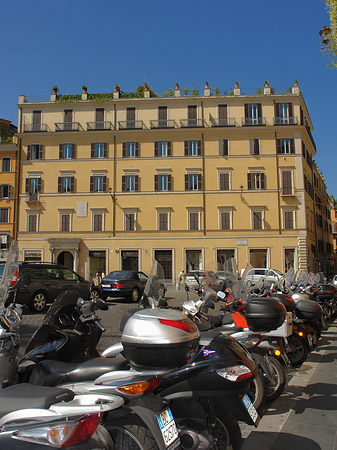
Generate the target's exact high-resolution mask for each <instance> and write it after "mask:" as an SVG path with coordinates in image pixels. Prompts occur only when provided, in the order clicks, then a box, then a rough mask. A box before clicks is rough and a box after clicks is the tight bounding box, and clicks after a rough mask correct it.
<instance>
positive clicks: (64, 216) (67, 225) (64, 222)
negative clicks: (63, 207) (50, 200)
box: [60, 212, 71, 231]
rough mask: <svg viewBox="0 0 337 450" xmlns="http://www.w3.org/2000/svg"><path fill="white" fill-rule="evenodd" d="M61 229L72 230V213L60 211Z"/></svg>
mask: <svg viewBox="0 0 337 450" xmlns="http://www.w3.org/2000/svg"><path fill="white" fill-rule="evenodd" d="M60 231H71V213H69V212H61V213H60Z"/></svg>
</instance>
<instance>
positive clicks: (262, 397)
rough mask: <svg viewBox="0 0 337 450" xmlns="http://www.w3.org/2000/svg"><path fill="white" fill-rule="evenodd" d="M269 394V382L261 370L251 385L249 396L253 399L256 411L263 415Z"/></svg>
mask: <svg viewBox="0 0 337 450" xmlns="http://www.w3.org/2000/svg"><path fill="white" fill-rule="evenodd" d="M267 394H268V381H267V379H266V378H265V377H264V376H263V375H262V372H261V370H259V372H258V373H257V375H256V377H255V378H254V380H253V381H252V382H251V384H250V391H249V392H248V396H249V398H250V399H251V401H252V403H253V405H254V407H255V409H256V411H257V412H258V413H259V414H260V415H262V412H263V408H264V405H265V403H266V399H267Z"/></svg>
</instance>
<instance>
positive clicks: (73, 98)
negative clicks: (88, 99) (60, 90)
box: [56, 94, 82, 103]
mask: <svg viewBox="0 0 337 450" xmlns="http://www.w3.org/2000/svg"><path fill="white" fill-rule="evenodd" d="M79 100H82V94H71V95H70V94H65V95H57V97H56V103H73V102H78V101H79Z"/></svg>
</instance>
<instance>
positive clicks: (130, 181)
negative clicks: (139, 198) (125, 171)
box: [122, 175, 139, 192]
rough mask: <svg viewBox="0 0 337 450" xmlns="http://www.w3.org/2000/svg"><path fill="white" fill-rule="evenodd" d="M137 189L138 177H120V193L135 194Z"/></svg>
mask: <svg viewBox="0 0 337 450" xmlns="http://www.w3.org/2000/svg"><path fill="white" fill-rule="evenodd" d="M138 189H139V177H138V175H123V176H122V191H123V192H137V191H138Z"/></svg>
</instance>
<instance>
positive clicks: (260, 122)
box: [241, 117, 267, 127]
mask: <svg viewBox="0 0 337 450" xmlns="http://www.w3.org/2000/svg"><path fill="white" fill-rule="evenodd" d="M241 121H242V126H243V127H261V126H265V125H267V121H266V118H265V117H254V118H253V117H245V118H244V119H241Z"/></svg>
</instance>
